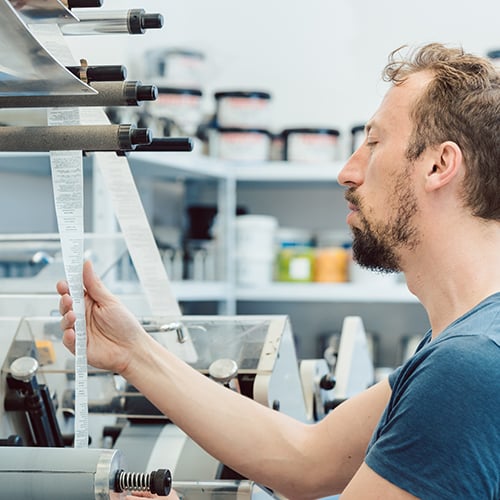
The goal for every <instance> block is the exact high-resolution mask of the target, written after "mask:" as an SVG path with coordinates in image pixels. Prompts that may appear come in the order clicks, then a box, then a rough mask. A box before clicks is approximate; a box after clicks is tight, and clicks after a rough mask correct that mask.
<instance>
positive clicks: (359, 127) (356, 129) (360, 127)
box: [351, 125, 365, 135]
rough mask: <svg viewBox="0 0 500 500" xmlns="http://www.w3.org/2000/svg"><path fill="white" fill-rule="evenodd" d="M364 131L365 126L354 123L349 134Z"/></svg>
mask: <svg viewBox="0 0 500 500" xmlns="http://www.w3.org/2000/svg"><path fill="white" fill-rule="evenodd" d="M364 131H365V126H364V125H354V126H353V127H352V128H351V134H352V135H354V134H357V133H358V132H364Z"/></svg>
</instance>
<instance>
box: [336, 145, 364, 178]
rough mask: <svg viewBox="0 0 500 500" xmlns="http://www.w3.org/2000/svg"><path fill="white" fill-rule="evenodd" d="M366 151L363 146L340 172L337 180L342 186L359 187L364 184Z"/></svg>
mask: <svg viewBox="0 0 500 500" xmlns="http://www.w3.org/2000/svg"><path fill="white" fill-rule="evenodd" d="M364 149H366V148H364V147H363V145H361V146H360V147H359V148H358V149H357V150H356V151H355V152H354V153H353V154H352V155H351V157H350V158H349V159H348V160H347V163H346V164H345V165H344V166H343V168H342V170H341V171H340V172H339V175H338V178H337V180H338V182H339V184H340V185H341V186H346V187H357V186H359V185H361V184H362V183H363V178H364V166H365V164H366V158H364V156H365V155H364Z"/></svg>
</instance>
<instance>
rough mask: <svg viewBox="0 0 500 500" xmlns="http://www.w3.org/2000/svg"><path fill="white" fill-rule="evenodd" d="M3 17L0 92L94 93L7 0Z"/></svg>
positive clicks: (1, 4) (0, 2) (0, 1)
mask: <svg viewBox="0 0 500 500" xmlns="http://www.w3.org/2000/svg"><path fill="white" fill-rule="evenodd" d="M0 20H1V21H0V23H1V29H0V46H1V47H2V50H1V51H0V95H19V96H29V95H64V94H70V95H78V94H82V93H83V94H89V93H90V94H92V93H95V91H94V90H93V89H92V88H90V87H89V86H88V85H86V84H84V83H83V82H82V81H81V80H80V79H78V78H76V77H75V76H74V75H73V74H71V73H70V72H69V71H68V70H67V69H66V68H65V67H64V66H62V65H61V64H59V63H58V62H57V60H56V59H54V57H52V55H51V54H50V53H49V52H47V51H46V50H45V48H44V47H43V46H42V45H41V44H40V43H39V42H38V40H37V39H36V38H35V37H34V36H33V34H32V33H31V32H30V30H29V28H28V26H27V25H26V23H24V22H23V21H22V20H21V18H20V17H19V16H18V15H17V13H16V11H15V10H14V8H13V7H12V5H11V4H10V2H9V1H8V0H0Z"/></svg>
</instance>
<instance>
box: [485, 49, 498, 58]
mask: <svg viewBox="0 0 500 500" xmlns="http://www.w3.org/2000/svg"><path fill="white" fill-rule="evenodd" d="M486 55H487V56H488V57H489V58H490V59H500V49H495V50H490V51H489V52H488V53H487V54H486Z"/></svg>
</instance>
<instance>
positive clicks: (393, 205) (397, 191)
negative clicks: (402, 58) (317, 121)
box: [339, 74, 426, 272]
mask: <svg viewBox="0 0 500 500" xmlns="http://www.w3.org/2000/svg"><path fill="white" fill-rule="evenodd" d="M424 81H426V80H424V79H423V75H419V74H416V75H413V76H412V77H410V78H409V79H408V81H406V82H405V83H403V84H401V85H399V86H396V87H392V88H391V89H390V90H389V92H388V93H387V95H386V97H385V98H384V100H383V102H382V104H381V106H380V108H379V109H378V111H377V112H376V113H375V115H374V117H373V118H372V119H371V120H370V121H369V123H368V124H367V127H366V138H365V141H364V143H363V144H362V145H361V146H360V148H359V149H358V150H357V151H356V152H355V153H354V154H353V156H352V157H351V158H350V160H349V161H348V163H347V164H346V165H345V167H344V168H343V170H342V172H341V173H340V174H339V182H340V183H341V184H342V185H345V186H347V187H348V189H347V191H346V194H345V197H346V200H347V201H348V202H349V208H350V210H351V212H350V213H349V215H348V216H347V223H348V224H349V225H350V226H351V228H352V232H353V255H354V259H355V260H356V261H357V262H358V263H359V264H360V265H361V266H364V267H368V268H370V269H374V270H378V271H387V272H392V271H400V270H402V262H401V258H402V255H404V254H405V251H407V250H413V249H414V248H415V247H416V246H417V245H418V243H419V240H420V231H419V228H418V225H417V215H418V211H419V210H418V197H417V194H416V191H415V186H414V184H413V183H414V175H413V174H414V165H412V164H411V163H410V162H409V161H408V159H407V158H406V149H407V145H408V141H409V138H410V134H411V131H412V124H411V121H410V114H409V111H410V105H411V103H412V102H413V101H414V99H415V98H416V97H417V96H418V95H419V93H420V92H421V89H422V85H423V82H424Z"/></svg>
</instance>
